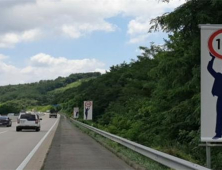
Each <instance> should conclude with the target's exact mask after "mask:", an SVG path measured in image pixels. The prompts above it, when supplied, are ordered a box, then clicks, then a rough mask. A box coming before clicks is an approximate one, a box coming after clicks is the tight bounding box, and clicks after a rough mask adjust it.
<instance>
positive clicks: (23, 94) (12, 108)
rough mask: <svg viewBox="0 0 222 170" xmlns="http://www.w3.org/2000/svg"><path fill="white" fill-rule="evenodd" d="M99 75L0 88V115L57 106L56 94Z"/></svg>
mask: <svg viewBox="0 0 222 170" xmlns="http://www.w3.org/2000/svg"><path fill="white" fill-rule="evenodd" d="M100 75H101V74H100V73H98V72H95V73H78V74H71V75H70V76H68V77H58V78H57V79H55V80H41V81H39V82H36V83H30V84H19V85H8V86H1V87H0V114H6V113H9V112H15V113H18V112H19V111H20V110H23V109H24V110H27V108H28V107H31V106H44V105H52V104H57V103H53V98H54V96H55V95H56V94H58V92H60V93H62V92H63V91H64V90H66V89H68V88H72V87H75V86H76V85H79V84H81V82H84V81H88V80H89V79H92V78H96V77H99V76H100Z"/></svg>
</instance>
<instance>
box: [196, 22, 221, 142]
mask: <svg viewBox="0 0 222 170" xmlns="http://www.w3.org/2000/svg"><path fill="white" fill-rule="evenodd" d="M200 28H201V141H206V142H207V141H208V142H222V138H221V135H222V134H221V133H222V74H221V73H222V25H200Z"/></svg>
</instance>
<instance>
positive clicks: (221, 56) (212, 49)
mask: <svg viewBox="0 0 222 170" xmlns="http://www.w3.org/2000/svg"><path fill="white" fill-rule="evenodd" d="M221 33H222V30H218V31H216V32H214V33H213V34H212V35H211V36H210V38H209V41H208V48H209V50H210V52H211V54H212V55H213V56H215V57H218V58H220V59H222V55H221V54H219V53H218V52H216V51H215V50H214V48H213V40H214V38H215V37H216V36H217V35H218V34H221Z"/></svg>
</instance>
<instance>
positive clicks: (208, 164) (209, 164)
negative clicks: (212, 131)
mask: <svg viewBox="0 0 222 170" xmlns="http://www.w3.org/2000/svg"><path fill="white" fill-rule="evenodd" d="M209 144H210V143H208V142H206V156H207V168H209V169H210V168H211V152H210V145H209Z"/></svg>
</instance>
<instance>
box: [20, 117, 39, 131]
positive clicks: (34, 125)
mask: <svg viewBox="0 0 222 170" xmlns="http://www.w3.org/2000/svg"><path fill="white" fill-rule="evenodd" d="M40 120H42V119H41V118H39V115H38V114H36V113H20V115H19V117H18V119H17V125H16V131H17V132H18V131H21V130H22V129H34V130H36V131H37V132H38V131H40V128H41V125H40Z"/></svg>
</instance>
